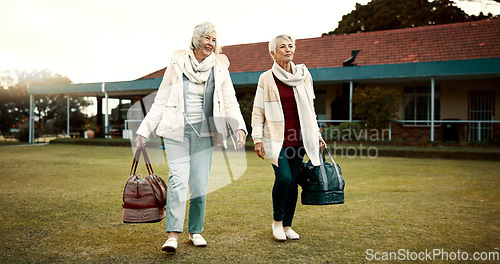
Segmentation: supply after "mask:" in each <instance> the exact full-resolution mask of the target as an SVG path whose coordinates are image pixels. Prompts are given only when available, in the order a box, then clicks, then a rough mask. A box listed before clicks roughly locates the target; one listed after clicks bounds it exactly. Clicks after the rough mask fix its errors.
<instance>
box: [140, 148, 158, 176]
mask: <svg viewBox="0 0 500 264" xmlns="http://www.w3.org/2000/svg"><path fill="white" fill-rule="evenodd" d="M141 149H142V156H143V157H144V163H146V168H147V169H148V173H149V175H153V174H155V172H154V171H153V166H152V165H151V161H149V157H148V153H147V152H146V148H141Z"/></svg>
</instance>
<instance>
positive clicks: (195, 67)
mask: <svg viewBox="0 0 500 264" xmlns="http://www.w3.org/2000/svg"><path fill="white" fill-rule="evenodd" d="M187 55H188V56H186V57H185V59H184V69H183V71H182V72H183V73H184V74H185V75H186V76H187V77H188V79H189V80H190V81H191V82H193V83H197V84H200V83H204V82H206V81H207V80H208V77H209V76H210V69H212V67H214V65H215V54H214V53H213V52H212V53H211V54H210V55H209V56H208V57H206V58H205V59H204V60H203V61H202V62H201V63H200V62H198V60H197V59H196V57H195V56H194V52H193V50H188V51H187Z"/></svg>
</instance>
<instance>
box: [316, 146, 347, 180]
mask: <svg viewBox="0 0 500 264" xmlns="http://www.w3.org/2000/svg"><path fill="white" fill-rule="evenodd" d="M324 149H325V150H326V153H327V154H328V157H330V160H331V161H332V164H333V167H334V168H335V171H336V172H337V178H338V179H339V188H340V189H342V188H344V185H343V181H342V176H341V174H340V171H339V168H338V165H337V163H336V162H335V160H334V159H333V157H332V154H330V151H329V150H328V148H324ZM323 157H324V156H323ZM321 158H322V157H321V154H320V160H321V165H322V166H323V167H324V166H325V165H324V163H323V159H321ZM321 173H323V172H321Z"/></svg>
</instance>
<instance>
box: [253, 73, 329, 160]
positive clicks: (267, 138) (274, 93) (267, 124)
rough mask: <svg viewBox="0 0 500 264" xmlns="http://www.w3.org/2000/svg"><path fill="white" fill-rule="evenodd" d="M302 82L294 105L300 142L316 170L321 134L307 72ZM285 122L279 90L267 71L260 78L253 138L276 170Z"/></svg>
mask: <svg viewBox="0 0 500 264" xmlns="http://www.w3.org/2000/svg"><path fill="white" fill-rule="evenodd" d="M306 74H307V76H306V78H305V80H304V84H305V85H303V86H300V87H305V89H297V87H294V95H295V101H296V103H297V110H298V114H299V120H300V129H301V136H302V141H303V143H304V148H305V150H306V153H307V155H308V156H309V158H310V160H311V162H312V163H313V165H315V166H318V165H319V164H320V161H319V140H320V137H321V135H320V131H319V127H318V124H317V121H316V111H315V110H314V101H313V100H314V98H315V96H314V90H313V82H312V77H311V74H310V73H309V71H307V73H306ZM284 132H285V118H284V114H283V108H282V106H281V99H280V95H279V91H278V86H277V85H276V82H275V81H274V77H273V73H272V71H271V70H268V71H266V72H264V73H262V74H261V75H260V78H259V83H258V85H257V90H256V92H255V99H254V104H253V110H252V138H253V141H254V143H259V142H263V144H264V151H265V153H266V156H267V158H268V160H269V161H270V162H271V163H272V164H274V165H276V166H278V156H279V153H280V151H281V148H282V146H283V141H284V134H285V133H284Z"/></svg>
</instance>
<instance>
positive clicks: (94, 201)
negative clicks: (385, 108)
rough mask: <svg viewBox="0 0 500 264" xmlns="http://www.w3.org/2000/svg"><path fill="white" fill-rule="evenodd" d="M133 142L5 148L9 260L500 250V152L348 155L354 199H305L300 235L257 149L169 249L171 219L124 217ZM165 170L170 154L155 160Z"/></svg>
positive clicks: (344, 163)
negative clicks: (478, 157)
mask: <svg viewBox="0 0 500 264" xmlns="http://www.w3.org/2000/svg"><path fill="white" fill-rule="evenodd" d="M131 159H132V152H131V150H130V149H129V148H124V147H98V146H81V145H65V144H62V145H59V144H49V145H48V146H38V147H34V146H33V147H30V146H28V147H16V148H1V149H0V167H1V168H2V169H1V170H0V222H1V223H2V224H1V226H0V262H1V263H23V262H25V263H27V262H37V263H53V262H63V263H164V262H166V261H169V260H171V261H176V262H184V263H282V262H283V263H285V262H286V263H327V262H329V263H362V262H367V259H366V257H367V256H368V255H367V254H366V251H367V250H369V249H372V250H374V252H388V251H398V250H400V249H404V250H408V251H411V252H423V251H425V250H433V249H443V250H444V251H448V252H456V251H457V250H460V251H462V252H463V251H465V252H468V253H470V256H472V253H473V252H498V251H497V250H498V248H499V245H500V237H499V236H498V234H499V231H500V221H499V219H500V194H499V191H498V190H499V187H500V178H499V177H498V175H499V172H500V163H498V162H493V161H464V160H440V159H411V158H386V157H378V158H375V159H368V158H360V157H357V158H347V157H339V158H338V160H337V161H338V162H339V164H340V165H341V167H342V171H343V175H344V178H345V180H346V190H345V191H346V194H345V198H346V203H345V204H343V205H334V206H303V205H300V204H299V205H298V206H297V211H296V217H295V219H294V225H293V226H294V229H295V230H296V231H297V232H298V233H299V234H300V235H301V239H300V240H299V241H287V242H285V243H277V242H275V241H274V240H273V238H272V234H271V221H272V204H271V188H272V182H273V175H272V168H271V166H270V165H269V163H268V162H267V161H262V160H260V159H258V158H257V157H256V156H255V154H254V153H252V152H247V160H248V169H247V171H246V172H245V174H244V175H243V176H241V177H240V178H239V179H237V180H236V181H234V182H233V183H231V184H229V185H227V186H225V187H223V188H220V189H217V190H216V191H214V192H211V193H210V194H209V196H208V199H207V200H208V201H207V214H206V219H205V232H204V233H203V235H204V236H205V238H206V239H207V241H208V243H209V245H208V247H206V248H194V247H192V246H191V245H189V242H188V240H187V234H183V235H182V236H181V240H180V243H179V251H178V253H177V254H176V255H167V254H165V253H164V252H162V251H160V247H161V245H162V244H163V242H164V241H165V239H166V233H165V231H164V228H165V225H164V221H162V222H160V223H154V224H123V223H122V221H121V203H122V201H121V198H122V191H123V185H124V183H125V180H126V179H127V176H128V173H129V166H130V163H131ZM154 168H155V171H156V172H157V174H159V175H160V176H162V177H164V178H165V179H166V177H167V173H168V167H167V165H154Z"/></svg>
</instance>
